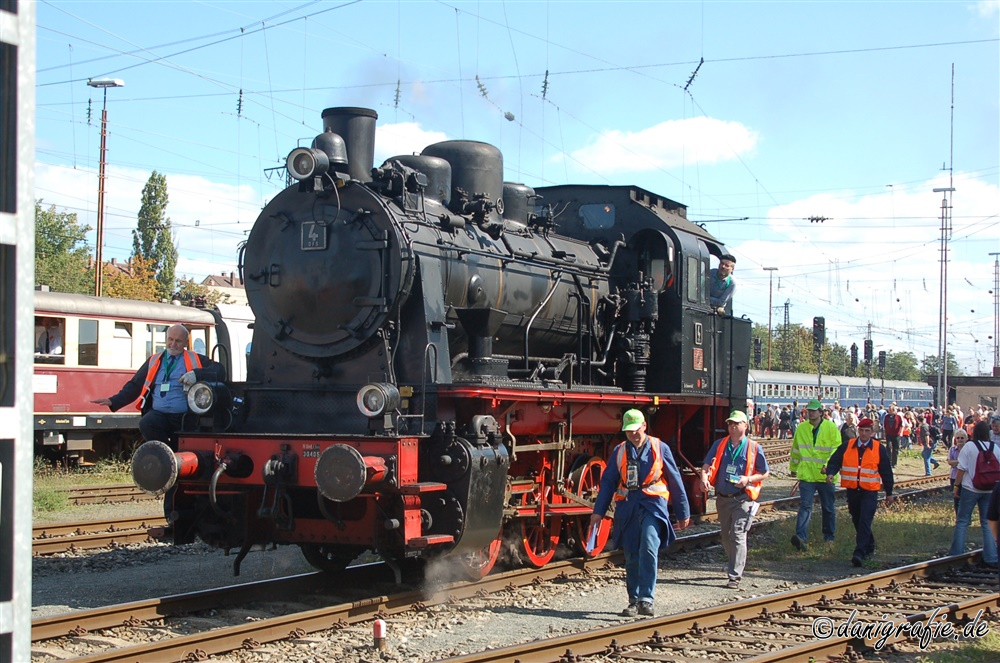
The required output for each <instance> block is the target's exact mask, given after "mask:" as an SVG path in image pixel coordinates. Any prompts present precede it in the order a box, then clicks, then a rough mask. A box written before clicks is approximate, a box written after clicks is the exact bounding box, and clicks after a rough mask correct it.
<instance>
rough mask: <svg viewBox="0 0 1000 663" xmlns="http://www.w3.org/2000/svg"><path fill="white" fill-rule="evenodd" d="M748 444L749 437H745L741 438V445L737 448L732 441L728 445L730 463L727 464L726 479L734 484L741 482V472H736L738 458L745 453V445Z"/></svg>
mask: <svg viewBox="0 0 1000 663" xmlns="http://www.w3.org/2000/svg"><path fill="white" fill-rule="evenodd" d="M746 444H747V439H746V438H745V437H744V438H742V439H741V440H740V446H738V447H736V448H735V449H734V448H733V446H732V441H730V443H729V444H727V445H726V451H727V452H729V463H728V464H727V465H726V481H728V482H729V483H732V484H736V483H739V481H740V474H739V473H737V472H736V460H737V459H738V458H739V457H740V455H741V454H742V453H743V447H745V446H746Z"/></svg>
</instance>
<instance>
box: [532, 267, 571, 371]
mask: <svg viewBox="0 0 1000 663" xmlns="http://www.w3.org/2000/svg"><path fill="white" fill-rule="evenodd" d="M561 277H562V270H559V271H558V272H556V273H555V278H554V279H553V280H552V287H550V288H549V291H548V293H547V294H546V295H545V297H544V298H543V299H542V301H540V302H539V303H538V306H537V307H536V308H535V312H534V313H532V314H531V319H530V320H528V324H527V325H526V326H525V327H524V369H525V370H528V369H529V368H530V366H529V365H528V364H529V363H530V360H529V359H528V357H529V356H531V353H530V352H528V334H529V333H530V332H531V326H532V325H533V324H535V318H537V317H538V314H539V313H541V312H542V309H543V308H545V305H546V304H548V303H549V300H550V299H552V295H554V294H555V292H556V287H558V285H559V279H560V278H561Z"/></svg>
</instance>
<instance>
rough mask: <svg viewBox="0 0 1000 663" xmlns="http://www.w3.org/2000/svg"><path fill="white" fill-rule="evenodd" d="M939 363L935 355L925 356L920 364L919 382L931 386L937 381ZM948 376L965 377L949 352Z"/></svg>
mask: <svg viewBox="0 0 1000 663" xmlns="http://www.w3.org/2000/svg"><path fill="white" fill-rule="evenodd" d="M940 361H941V360H940V359H939V358H938V356H937V355H927V356H926V357H924V359H923V361H921V362H920V380H921V381H922V382H929V383H932V384H933V383H934V382H935V381H936V380H937V376H938V372H939V371H940V368H941V367H940ZM948 375H965V373H963V372H962V369H961V367H960V366H959V365H958V362H957V361H955V355H953V354H952V353H950V352H949V353H948Z"/></svg>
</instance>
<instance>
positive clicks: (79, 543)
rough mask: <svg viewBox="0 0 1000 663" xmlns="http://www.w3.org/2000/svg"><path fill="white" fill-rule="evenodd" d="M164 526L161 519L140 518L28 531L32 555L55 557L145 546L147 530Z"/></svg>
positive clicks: (65, 524)
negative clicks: (82, 552)
mask: <svg viewBox="0 0 1000 663" xmlns="http://www.w3.org/2000/svg"><path fill="white" fill-rule="evenodd" d="M166 524H167V522H166V520H164V519H163V518H162V517H157V516H140V517H133V518H113V519H109V520H85V521H79V522H68V523H55V524H49V525H36V526H35V527H32V528H31V553H32V555H54V554H58V553H65V552H74V551H77V550H90V549H95V548H111V547H115V546H120V545H125V544H127V543H144V542H146V541H149V540H150V538H149V528H151V527H158V526H162V525H166Z"/></svg>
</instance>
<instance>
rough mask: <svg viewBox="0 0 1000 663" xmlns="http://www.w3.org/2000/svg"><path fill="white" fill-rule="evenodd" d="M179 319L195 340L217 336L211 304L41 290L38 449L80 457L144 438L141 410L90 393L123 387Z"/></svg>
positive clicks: (206, 344)
mask: <svg viewBox="0 0 1000 663" xmlns="http://www.w3.org/2000/svg"><path fill="white" fill-rule="evenodd" d="M175 323H181V324H183V325H185V326H186V327H187V328H188V330H189V331H190V332H191V337H190V345H191V348H192V349H195V350H197V351H199V352H201V353H203V354H209V351H210V350H211V349H212V348H213V347H214V346H215V345H216V344H217V342H218V341H217V338H218V337H217V333H216V325H217V319H216V317H215V316H214V315H213V314H212V313H211V312H209V311H206V310H201V309H195V308H191V307H187V306H172V305H169V304H156V303H152V302H140V301H133V300H126V299H111V298H107V297H94V296H88V295H75V294H66V293H56V292H48V291H37V292H35V371H34V377H33V387H34V393H35V451H36V454H39V455H43V456H45V457H47V458H50V459H54V460H55V459H58V460H65V461H68V462H72V463H78V462H81V461H84V460H87V459H85V457H84V454H85V453H87V452H94V457H101V456H104V455H107V454H112V453H117V452H121V451H124V450H127V449H128V448H130V447H131V446H132V445H133V444H134V443H135V442H136V441H138V439H139V431H138V422H139V412H138V410H136V409H135V408H134V407H132V406H128V407H126V408H124V409H122V410H119V411H118V412H114V413H112V412H109V411H108V409H107V408H106V407H103V406H100V405H95V404H93V403H91V402H90V401H91V400H93V399H96V398H103V397H106V396H110V395H112V394H115V393H118V390H119V389H121V387H122V385H123V384H124V383H125V382H126V381H128V380H129V379H131V378H132V376H133V375H134V374H135V372H136V371H137V370H138V369H139V367H140V366H142V364H143V362H144V361H146V358H147V357H149V356H150V355H151V354H153V353H154V352H158V351H160V350H162V349H163V348H164V347H165V343H166V330H167V328H168V327H169V326H170V325H172V324H175ZM46 342H48V345H49V347H47V348H46V347H45V346H46ZM46 350H47V351H46Z"/></svg>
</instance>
